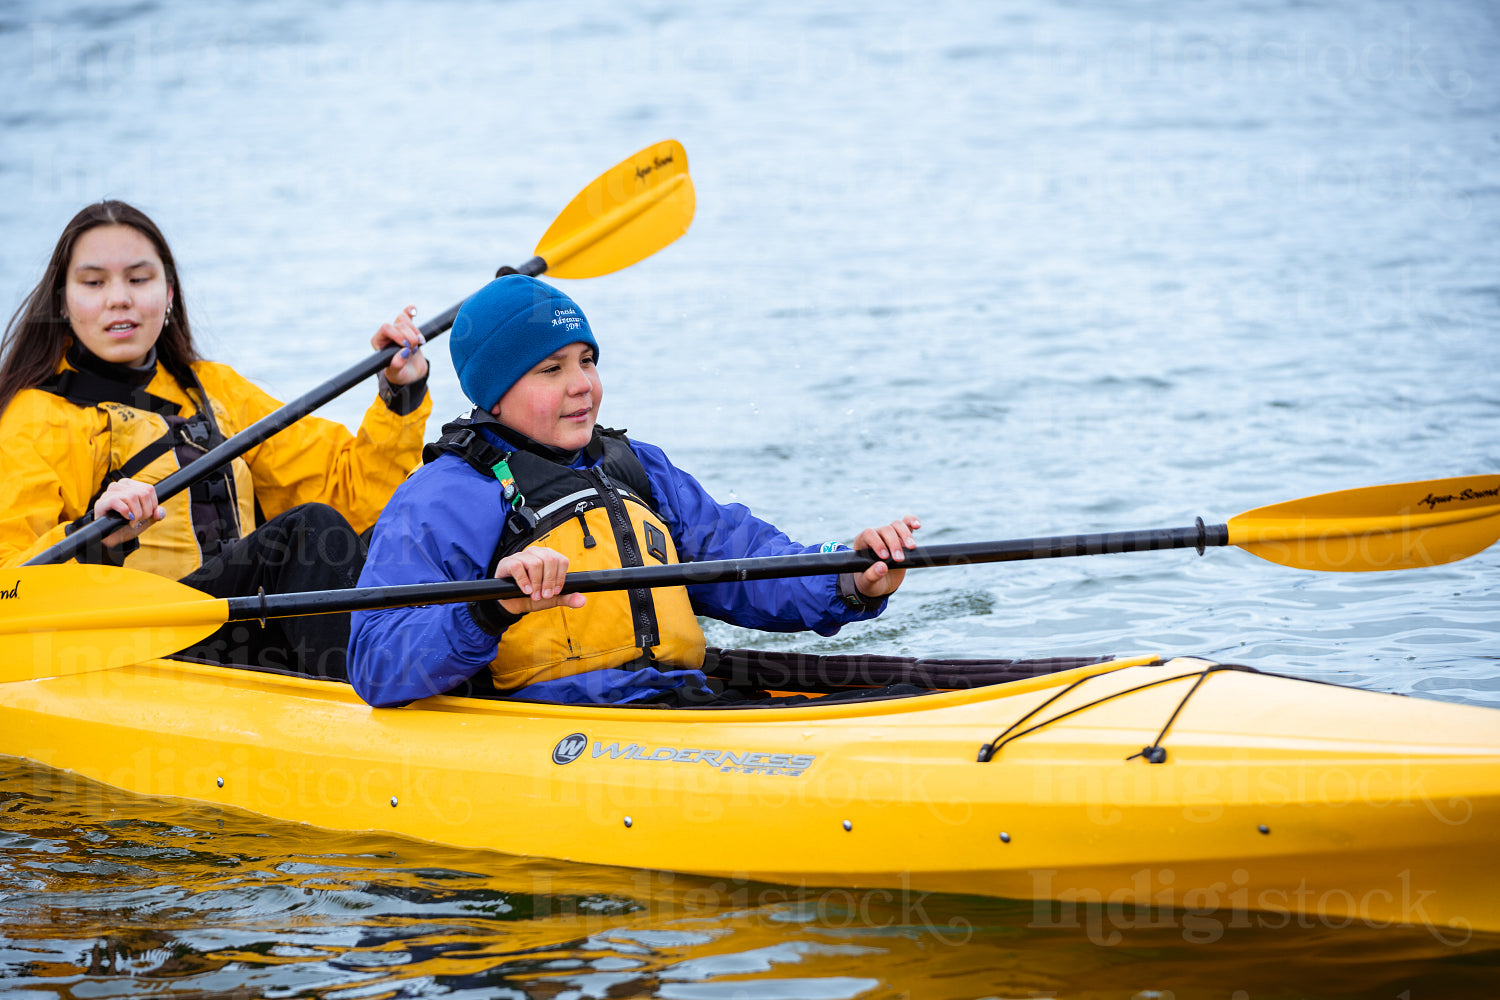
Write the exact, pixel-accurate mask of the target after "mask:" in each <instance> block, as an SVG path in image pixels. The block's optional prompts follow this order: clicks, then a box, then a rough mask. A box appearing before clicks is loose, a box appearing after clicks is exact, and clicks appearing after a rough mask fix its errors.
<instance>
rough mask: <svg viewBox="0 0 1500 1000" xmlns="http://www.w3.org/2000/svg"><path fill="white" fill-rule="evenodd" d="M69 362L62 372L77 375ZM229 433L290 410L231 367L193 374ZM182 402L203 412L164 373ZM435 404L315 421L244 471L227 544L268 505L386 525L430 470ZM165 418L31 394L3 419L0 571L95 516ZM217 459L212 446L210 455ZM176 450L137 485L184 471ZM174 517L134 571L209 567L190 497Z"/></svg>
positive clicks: (162, 430)
mask: <svg viewBox="0 0 1500 1000" xmlns="http://www.w3.org/2000/svg"><path fill="white" fill-rule="evenodd" d="M72 367H73V366H72V365H71V364H69V363H68V362H67V361H66V360H65V361H63V362H62V363H61V364H60V365H59V366H58V372H59V373H62V372H65V371H68V370H70V369H72ZM193 373H194V374H195V375H196V376H197V379H198V381H199V383H200V385H201V386H202V388H203V392H204V394H205V395H206V396H207V397H208V400H209V404H210V406H211V407H212V410H213V417H214V421H215V423H216V424H217V425H218V430H219V432H220V434H221V435H222V436H223V437H225V438H228V437H232V436H233V435H234V434H236V433H237V432H239V431H241V430H244V429H245V428H246V427H248V426H250V425H251V424H252V423H254V422H255V421H257V420H259V419H260V418H262V417H264V416H266V415H267V414H269V413H271V412H272V411H274V410H276V409H278V408H279V407H280V405H281V404H280V403H278V402H277V401H276V400H275V399H273V398H272V397H271V396H269V395H267V394H266V393H265V392H264V391H262V390H261V389H260V388H258V387H257V386H256V385H254V384H253V383H252V382H250V381H249V380H248V379H246V378H244V377H243V376H241V375H239V374H237V373H236V372H235V371H234V370H233V369H232V368H230V367H228V366H227V365H221V364H216V363H214V362H211V361H201V362H199V363H197V364H195V365H193ZM144 388H145V390H146V392H148V393H149V394H150V395H152V396H155V397H159V398H160V399H161V400H165V401H167V402H168V403H175V404H177V406H178V408H179V412H178V415H179V416H181V417H187V418H190V417H192V416H193V415H194V414H196V413H197V412H198V406H199V401H198V399H197V398H196V393H190V392H188V391H186V390H185V388H184V387H183V386H181V385H179V384H178V382H177V380H176V379H175V378H173V377H172V376H171V375H170V374H169V373H168V372H167V371H166V369H165V368H164V367H163V366H162V365H160V364H158V365H157V369H156V373H155V375H154V376H153V377H152V378H151V380H150V382H149V383H147V384H146V386H145V387H144ZM431 410H432V400H431V398H430V397H424V398H423V400H422V402H421V404H420V405H419V406H418V407H417V408H416V409H415V410H414V411H413V412H411V413H409V414H407V415H405V416H398V415H397V414H396V413H395V412H393V411H392V410H391V409H390V408H389V407H388V406H387V405H386V404H385V403H384V402H382V401H380V400H379V399H377V400H376V401H375V402H374V403H373V404H372V405H371V406H370V408H369V409H368V410H367V411H366V412H365V416H364V420H363V422H362V423H361V424H360V428H359V433H358V434H357V435H351V434H350V433H349V431H348V430H347V429H346V428H345V427H344V426H343V425H342V424H339V423H336V422H334V421H332V420H325V419H321V418H319V417H313V416H307V417H303V418H302V419H300V420H298V421H297V422H296V423H294V424H292V425H291V426H290V427H287V428H286V429H284V430H282V431H280V432H279V433H277V434H275V435H273V436H272V437H270V438H268V439H267V440H265V441H263V442H261V443H260V444H258V445H256V446H255V447H254V448H251V449H250V450H249V451H247V452H245V453H244V455H243V456H241V457H240V458H237V459H235V460H234V461H233V462H232V465H231V470H230V475H229V477H228V481H227V482H225V480H223V479H221V480H219V482H220V483H223V487H221V489H223V488H227V491H228V494H229V500H228V502H227V503H222V504H221V505H220V507H221V509H222V510H223V511H226V512H228V513H229V516H230V518H231V519H232V520H233V521H235V522H237V523H234V524H231V525H227V526H224V528H225V531H226V539H232V538H235V537H243V536H244V535H247V534H249V533H250V532H251V531H253V530H254V528H255V525H256V515H257V507H258V508H259V511H258V512H259V514H260V515H262V516H263V517H264V518H265V519H269V518H272V517H275V516H276V515H277V514H280V513H281V512H283V511H285V510H288V509H290V508H292V507H295V506H297V505H298V504H302V503H311V502H321V503H326V504H328V505H330V506H331V507H333V508H334V509H336V510H338V511H339V512H340V513H342V514H343V515H344V516H345V517H346V518H348V519H349V522H350V524H352V525H353V527H354V530H355V531H364V530H365V529H366V528H369V527H370V526H371V525H373V524H374V523H375V520H376V518H377V517H379V515H380V510H381V508H382V507H384V506H385V504H386V502H387V501H389V500H390V498H391V494H392V493H393V492H395V489H396V487H397V486H399V485H400V484H401V482H402V481H403V480H404V479H405V478H406V476H407V475H408V474H409V473H410V472H411V470H412V469H413V468H415V467H416V466H417V465H418V464H420V462H421V451H422V436H423V431H424V428H425V426H426V421H427V415H428V413H430V412H431ZM168 431H169V422H168V420H167V419H166V418H164V417H163V416H162V415H161V414H160V413H156V412H152V411H151V410H149V409H143V408H138V407H134V406H128V405H125V404H122V403H118V402H104V403H100V404H98V405H87V406H80V405H75V404H74V403H72V402H69V401H68V400H67V399H65V398H63V396H60V395H57V394H56V393H54V392H49V391H46V390H44V389H25V390H22V391H21V392H20V393H18V394H17V395H16V397H15V398H14V399H13V400H12V401H11V404H10V405H9V406H8V407H7V408H6V410H5V412H4V413H3V414H0V566H4V567H11V566H16V565H19V564H21V563H23V562H25V561H26V560H27V559H30V558H31V557H32V556H34V555H36V554H38V553H40V552H42V551H43V550H45V549H47V548H49V547H51V546H52V545H55V544H56V543H57V542H59V541H61V540H62V539H63V537H64V535H65V533H66V528H67V526H68V525H69V524H70V523H71V522H73V521H74V520H76V519H78V518H80V517H82V516H83V515H85V514H87V513H88V512H89V511H91V510H92V509H93V504H94V500H95V499H96V497H97V496H98V494H99V493H100V492H102V490H103V486H104V484H105V482H106V481H107V480H108V479H110V478H111V473H117V472H118V471H119V470H121V469H122V468H123V467H125V466H126V465H127V463H129V462H130V461H131V459H132V458H133V457H135V456H137V455H138V454H140V453H141V452H142V450H143V449H144V448H146V447H147V446H149V445H151V444H152V442H155V441H158V440H160V439H162V438H163V436H164V435H167V434H168ZM203 450H206V449H203ZM191 454H192V451H191V449H188V450H187V451H186V452H185V451H184V449H183V448H181V447H179V448H176V449H172V448H167V449H166V450H165V451H164V452H163V453H161V454H159V455H158V456H156V457H154V458H153V459H151V461H150V462H149V463H148V464H146V465H145V467H144V468H142V469H140V470H139V471H134V472H132V474H131V475H130V478H132V479H135V480H137V481H138V482H145V483H156V482H160V481H161V480H162V479H165V478H166V477H167V476H168V475H170V474H171V473H173V472H175V471H177V469H178V468H179V455H185V456H190V455H191ZM162 506H163V507H164V508H165V509H166V517H165V518H164V519H163V520H162V521H161V522H159V523H157V524H155V525H153V526H151V527H149V528H147V529H146V530H145V531H144V532H142V533H141V535H140V548H139V549H137V550H136V551H134V552H132V553H130V554H129V555H128V556H126V558H125V565H126V566H129V567H131V568H133V569H142V570H146V571H148V572H152V573H157V574H160V575H162V576H166V577H171V578H173V579H180V578H181V577H183V576H186V575H187V574H188V573H191V572H192V571H193V570H195V569H197V568H198V567H199V566H201V565H202V563H203V555H202V553H201V551H200V548H199V539H198V537H197V536H195V534H194V525H193V514H194V513H195V512H194V511H193V510H192V509H191V500H190V493H189V491H188V490H183V491H182V492H180V493H178V494H177V495H176V496H174V497H172V498H170V499H168V500H166V501H164V502H163V504H162Z"/></svg>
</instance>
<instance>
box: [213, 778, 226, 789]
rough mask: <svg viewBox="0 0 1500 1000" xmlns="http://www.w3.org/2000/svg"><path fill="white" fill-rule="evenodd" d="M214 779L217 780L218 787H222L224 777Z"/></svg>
mask: <svg viewBox="0 0 1500 1000" xmlns="http://www.w3.org/2000/svg"><path fill="white" fill-rule="evenodd" d="M214 781H216V782H218V784H219V787H220V788H223V787H224V779H223V778H215V779H214Z"/></svg>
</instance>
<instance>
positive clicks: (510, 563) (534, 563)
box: [495, 545, 583, 615]
mask: <svg viewBox="0 0 1500 1000" xmlns="http://www.w3.org/2000/svg"><path fill="white" fill-rule="evenodd" d="M567 575H568V557H567V556H565V555H563V554H562V553H561V552H556V551H554V550H552V549H548V548H543V547H541V546H539V545H534V546H532V547H531V548H529V549H522V550H521V551H520V552H516V553H514V554H512V555H508V556H506V557H505V558H504V559H501V560H500V564H499V565H498V566H496V567H495V578H496V579H497V580H498V579H499V578H501V577H506V576H508V577H510V578H511V579H512V580H514V581H515V582H516V586H518V587H520V588H521V589H522V590H523V591H525V592H526V596H525V597H515V598H511V599H510V600H505V601H501V602H500V606H501V607H502V608H504V609H505V610H506V611H508V612H510V613H511V614H513V615H524V614H526V613H527V612H528V611H545V610H547V609H548V608H555V607H558V606H559V605H561V606H562V607H567V608H581V607H583V595H582V594H560V593H559V592H560V591H561V590H562V587H563V580H564V579H566V577H567Z"/></svg>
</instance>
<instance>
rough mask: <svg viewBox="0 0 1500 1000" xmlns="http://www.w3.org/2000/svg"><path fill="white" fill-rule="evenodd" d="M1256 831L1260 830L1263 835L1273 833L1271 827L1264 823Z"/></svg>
mask: <svg viewBox="0 0 1500 1000" xmlns="http://www.w3.org/2000/svg"><path fill="white" fill-rule="evenodd" d="M1256 829H1257V830H1259V831H1260V832H1261V833H1270V832H1271V828H1270V827H1269V826H1266V824H1264V823H1262V824H1261V825H1260V826H1258V827H1256Z"/></svg>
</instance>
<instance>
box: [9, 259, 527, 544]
mask: <svg viewBox="0 0 1500 1000" xmlns="http://www.w3.org/2000/svg"><path fill="white" fill-rule="evenodd" d="M546 269H547V262H546V261H544V260H542V258H540V257H533V258H531V259H530V260H528V261H527V262H526V263H524V264H522V265H521V266H520V267H519V268H516V269H515V270H516V273H519V274H527V275H532V276H535V275H538V274H541V273H542V272H543V271H545V270H546ZM501 270H503V271H506V272H507V273H509V269H508V268H502V269H501ZM462 305H463V303H462V302H460V303H459V304H458V305H456V306H453V307H452V308H450V309H447V310H445V311H444V312H443V313H441V314H440V315H437V316H434V317H433V318H432V319H430V320H428V321H427V322H426V323H423V324H422V325H421V326H420V327H418V329H419V330H421V332H422V336H423V337H424V338H426V339H427V340H429V341H431V340H433V339H434V338H436V337H440V336H442V335H443V333H444V332H445V331H446V330H447V329H448V328H449V327H451V326H452V325H453V318H454V317H455V316H457V315H458V310H459V307H460V306H462ZM400 349H401V348H400V347H398V346H396V345H395V344H391V345H389V346H387V347H384V348H381V349H380V350H378V351H376V352H375V353H374V354H372V355H370V356H369V357H368V358H366V359H365V360H363V361H361V362H359V363H358V364H356V365H353V366H352V367H350V368H348V369H346V370H344V371H342V372H340V373H339V374H337V375H335V376H334V377H333V378H331V379H329V380H328V381H327V382H324V383H323V384H322V385H320V386H318V387H317V388H316V389H313V390H312V391H311V392H309V393H307V394H306V395H303V396H300V397H298V398H297V399H294V400H292V401H291V402H290V403H286V404H284V405H283V406H281V407H280V408H279V409H277V410H275V411H274V412H272V413H268V414H266V415H265V416H264V417H261V418H260V419H259V420H257V421H256V422H255V423H253V424H251V425H250V426H249V427H246V428H245V429H244V430H242V431H240V432H239V433H238V434H236V435H234V436H233V437H231V438H228V439H226V440H225V441H223V442H221V443H220V444H219V445H218V446H216V447H214V448H211V449H210V450H208V451H207V452H205V453H204V454H203V455H202V456H200V457H199V458H196V459H194V460H193V461H192V462H190V463H189V464H187V465H185V466H183V467H182V468H180V469H178V470H177V471H176V472H174V473H172V474H171V475H170V476H168V477H166V478H165V479H163V480H162V481H161V482H159V483H157V484H156V499H157V501H158V502H160V501H164V500H166V499H167V498H168V497H171V496H175V495H177V494H178V493H180V492H182V491H183V490H185V489H187V488H188V487H190V486H192V485H193V484H194V483H196V482H198V481H199V480H201V479H207V478H208V477H209V476H211V475H213V474H214V473H215V472H217V471H218V470H219V469H220V468H222V467H223V466H224V465H225V464H226V463H228V462H231V461H233V460H234V459H236V458H239V457H240V456H241V455H243V454H244V453H245V452H247V451H249V450H250V449H251V448H254V447H255V446H256V445H258V444H260V443H261V442H262V441H264V440H266V439H267V438H269V437H271V436H272V435H274V434H277V433H279V432H280V431H283V430H285V429H286V428H288V427H290V426H291V425H292V424H294V423H296V422H297V421H298V420H301V419H302V418H303V417H305V416H307V415H308V414H309V413H311V412H312V411H314V410H316V409H317V408H318V407H320V406H322V405H323V404H324V403H326V402H328V401H329V400H330V399H333V398H334V397H336V396H341V395H343V394H344V393H345V392H347V391H348V390H349V389H351V388H353V387H354V386H356V385H358V384H359V383H361V382H363V381H364V380H365V379H367V378H369V377H370V376H371V375H374V374H375V373H376V372H378V371H380V370H381V369H383V368H384V367H385V366H386V365H388V364H390V363H391V359H392V358H394V357H395V356H396V352H397V351H399V350H400ZM88 516H90V517H92V513H90V515H88ZM125 521H126V518H125V515H123V514H121V513H120V512H119V511H114V510H112V511H110V512H109V513H108V514H106V515H105V516H104V517H102V518H99V519H97V520H91V521H90V522H89V523H87V524H85V525H84V526H83V527H81V528H79V529H78V530H77V531H75V532H73V533H72V534H71V535H69V536H68V537H67V538H64V539H63V540H62V541H60V542H58V543H57V544H56V545H54V546H52V547H51V548H50V549H46V550H44V551H42V552H38V553H37V554H36V555H34V556H32V557H31V558H30V559H28V560H26V562H25V564H24V565H27V566H43V565H46V564H48V563H60V562H67V561H68V560H69V559H72V558H74V557H75V556H77V555H78V553H80V552H82V551H83V550H84V549H85V548H86V547H88V546H90V545H92V544H94V543H95V542H97V541H100V540H102V539H103V538H104V536H105V535H108V534H111V533H112V532H114V531H115V529H117V528H119V527H120V525H122V524H124V523H125Z"/></svg>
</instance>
